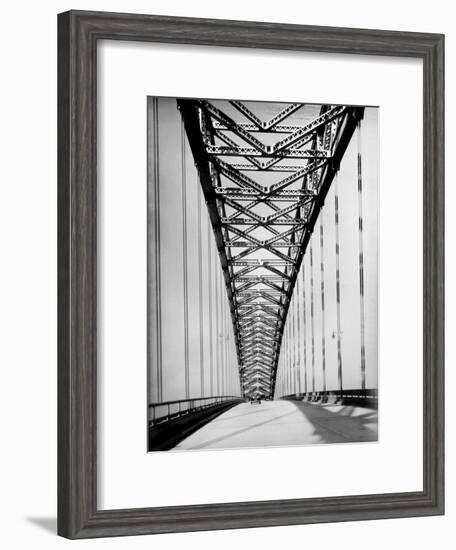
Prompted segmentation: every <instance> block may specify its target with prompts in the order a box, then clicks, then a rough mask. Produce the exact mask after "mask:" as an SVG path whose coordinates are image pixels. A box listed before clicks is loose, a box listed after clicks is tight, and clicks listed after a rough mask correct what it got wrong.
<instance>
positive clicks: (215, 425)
mask: <svg viewBox="0 0 456 550" xmlns="http://www.w3.org/2000/svg"><path fill="white" fill-rule="evenodd" d="M376 440H377V411H376V410H373V409H367V408H363V407H355V406H347V405H334V404H331V405H330V404H319V403H303V402H296V401H285V400H284V401H262V402H261V403H260V404H250V403H241V404H239V405H236V406H235V407H233V408H232V409H230V410H229V411H227V412H225V413H223V414H221V415H220V416H218V417H217V418H215V419H214V420H212V421H211V422H210V423H209V424H206V425H205V426H203V427H202V428H200V429H199V430H198V431H196V432H195V433H193V434H192V435H190V436H189V437H187V438H186V439H184V440H183V441H181V442H180V443H179V444H178V445H176V446H175V447H174V449H175V450H184V449H186V450H198V449H231V448H240V447H244V448H245V447H264V446H283V445H308V444H321V443H349V442H359V441H376Z"/></svg>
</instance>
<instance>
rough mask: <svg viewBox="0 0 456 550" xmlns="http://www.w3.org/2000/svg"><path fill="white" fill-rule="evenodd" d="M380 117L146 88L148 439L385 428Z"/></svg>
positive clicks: (310, 435) (275, 440)
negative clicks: (381, 410)
mask: <svg viewBox="0 0 456 550" xmlns="http://www.w3.org/2000/svg"><path fill="white" fill-rule="evenodd" d="M378 118H379V108H378V107H376V106H358V105H343V104H333V105H328V104H315V103H278V102H265V101H243V100H220V99H217V100H213V99H200V98H171V97H148V99H147V137H148V140H147V162H148V166H147V185H148V189H147V196H148V206H147V242H148V246H147V255H148V257H147V284H148V288H147V294H148V304H147V306H148V332H147V337H148V403H147V410H148V418H147V420H148V451H168V450H174V451H184V450H207V449H242V448H249V447H255V448H263V447H271V446H275V447H278V446H293V445H316V444H318V445H320V444H338V443H365V442H376V441H378V390H379V387H378V216H379V207H378V187H379V181H378V180H379V176H378Z"/></svg>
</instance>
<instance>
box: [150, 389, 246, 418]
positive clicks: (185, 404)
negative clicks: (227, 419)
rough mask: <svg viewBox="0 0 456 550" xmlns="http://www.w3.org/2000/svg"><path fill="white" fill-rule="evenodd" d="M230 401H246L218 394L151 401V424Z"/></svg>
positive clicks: (237, 397) (234, 396)
mask: <svg viewBox="0 0 456 550" xmlns="http://www.w3.org/2000/svg"><path fill="white" fill-rule="evenodd" d="M229 401H239V402H241V401H244V399H242V397H239V396H236V395H216V396H213V397H194V398H192V399H178V400H175V401H163V402H161V403H149V415H148V416H149V418H148V420H149V425H156V424H160V423H162V422H167V421H168V420H172V419H174V418H178V417H180V416H184V415H186V414H191V413H194V412H197V411H202V410H204V409H207V408H209V407H213V406H215V405H219V404H220V403H227V402H229Z"/></svg>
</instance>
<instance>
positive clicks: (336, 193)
mask: <svg viewBox="0 0 456 550" xmlns="http://www.w3.org/2000/svg"><path fill="white" fill-rule="evenodd" d="M334 217H335V234H336V312H337V380H338V386H339V392H340V393H342V389H343V380H342V342H341V330H340V268H339V189H338V177H337V174H336V176H335V177H334Z"/></svg>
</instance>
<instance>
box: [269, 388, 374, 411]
mask: <svg viewBox="0 0 456 550" xmlns="http://www.w3.org/2000/svg"><path fill="white" fill-rule="evenodd" d="M280 399H288V400H291V401H309V402H311V403H335V404H337V403H343V402H346V403H348V402H352V403H360V404H363V405H364V406H366V407H372V408H377V407H378V390H376V389H366V390H361V389H356V390H342V391H340V390H327V391H316V392H307V393H294V394H290V395H284V396H282V397H281V398H280Z"/></svg>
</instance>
